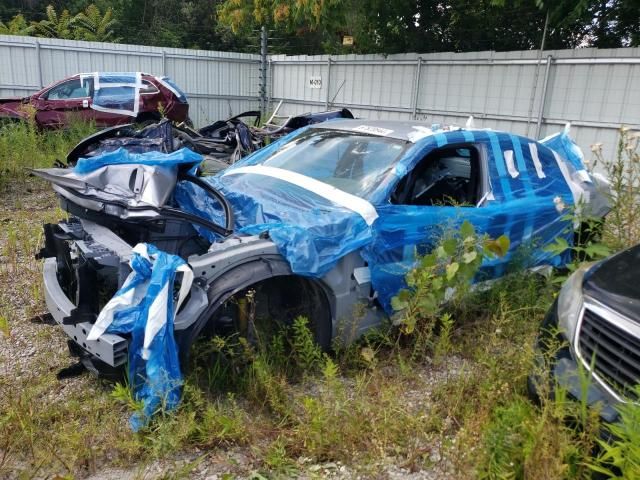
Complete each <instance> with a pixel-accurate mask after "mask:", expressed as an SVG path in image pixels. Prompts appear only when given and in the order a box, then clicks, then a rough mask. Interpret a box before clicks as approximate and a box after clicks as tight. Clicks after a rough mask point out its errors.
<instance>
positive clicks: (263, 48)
mask: <svg viewBox="0 0 640 480" xmlns="http://www.w3.org/2000/svg"><path fill="white" fill-rule="evenodd" d="M258 95H259V97H260V113H261V114H262V118H266V116H267V27H266V26H264V25H263V26H262V28H261V29H260V88H259V91H258Z"/></svg>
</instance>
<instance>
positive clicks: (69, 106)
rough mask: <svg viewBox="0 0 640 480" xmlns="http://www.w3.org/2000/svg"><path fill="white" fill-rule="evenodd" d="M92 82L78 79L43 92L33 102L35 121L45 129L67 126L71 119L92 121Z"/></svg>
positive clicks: (88, 79) (64, 82) (67, 81)
mask: <svg viewBox="0 0 640 480" xmlns="http://www.w3.org/2000/svg"><path fill="white" fill-rule="evenodd" d="M92 91H93V80H92V79H90V78H83V79H81V78H80V77H76V78H71V79H69V80H65V81H63V82H60V83H58V84H56V85H54V86H53V87H51V88H49V89H48V90H45V91H44V92H43V93H42V94H41V95H40V96H39V97H38V98H37V99H36V102H35V107H36V121H37V123H38V124H39V125H40V126H42V127H45V128H57V127H62V126H65V125H68V124H69V122H70V121H72V119H74V118H75V119H79V120H84V121H88V120H92V119H93V115H92V112H93V110H92V109H91V95H92Z"/></svg>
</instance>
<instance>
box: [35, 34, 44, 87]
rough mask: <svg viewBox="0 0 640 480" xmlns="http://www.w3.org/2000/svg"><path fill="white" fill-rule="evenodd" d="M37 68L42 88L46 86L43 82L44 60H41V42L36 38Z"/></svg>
mask: <svg viewBox="0 0 640 480" xmlns="http://www.w3.org/2000/svg"><path fill="white" fill-rule="evenodd" d="M36 68H37V72H38V84H39V85H40V88H42V87H44V84H43V83H42V61H41V60H40V42H39V41H38V40H36Z"/></svg>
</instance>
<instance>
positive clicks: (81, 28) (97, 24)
mask: <svg viewBox="0 0 640 480" xmlns="http://www.w3.org/2000/svg"><path fill="white" fill-rule="evenodd" d="M115 24H116V21H115V19H114V18H113V10H112V9H111V8H107V10H106V11H105V12H104V15H103V14H102V12H101V11H100V9H99V8H98V7H97V6H96V5H94V4H91V5H89V6H88V7H87V8H86V9H85V10H84V12H80V13H78V14H77V15H76V16H75V17H73V32H74V36H75V38H77V39H78V40H87V41H92V42H117V41H118V39H116V38H115V37H114V32H113V27H114V25H115Z"/></svg>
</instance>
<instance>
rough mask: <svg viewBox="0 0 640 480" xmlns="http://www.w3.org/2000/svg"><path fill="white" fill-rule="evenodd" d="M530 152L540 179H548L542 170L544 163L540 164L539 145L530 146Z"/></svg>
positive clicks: (532, 144) (531, 144)
mask: <svg viewBox="0 0 640 480" xmlns="http://www.w3.org/2000/svg"><path fill="white" fill-rule="evenodd" d="M529 152H531V158H532V159H533V166H534V167H535V168H536V173H537V174H538V178H547V176H546V175H545V174H544V170H542V163H540V157H539V156H538V145H536V144H535V143H530V144H529Z"/></svg>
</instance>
